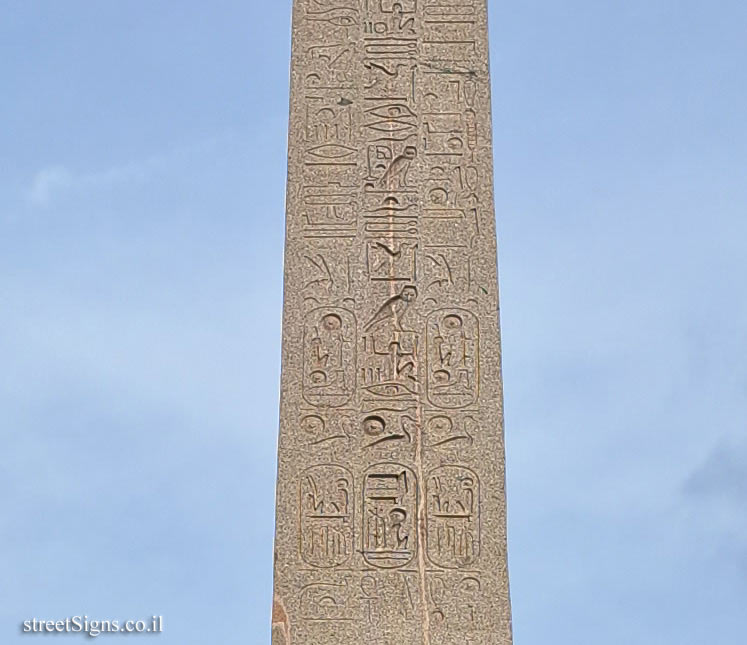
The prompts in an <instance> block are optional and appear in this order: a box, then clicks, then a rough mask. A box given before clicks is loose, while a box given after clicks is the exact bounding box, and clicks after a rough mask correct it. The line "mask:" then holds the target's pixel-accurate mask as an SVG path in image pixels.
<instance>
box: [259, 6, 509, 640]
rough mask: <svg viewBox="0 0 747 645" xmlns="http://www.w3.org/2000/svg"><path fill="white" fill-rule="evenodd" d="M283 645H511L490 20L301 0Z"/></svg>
mask: <svg viewBox="0 0 747 645" xmlns="http://www.w3.org/2000/svg"><path fill="white" fill-rule="evenodd" d="M289 141H290V147H289V156H288V164H289V170H288V196H287V220H286V255H285V302H284V318H283V365H282V394H281V410H280V438H279V469H278V488H277V526H276V537H275V589H274V603H273V619H272V634H273V644H274V645H326V644H328V643H334V644H335V645H360V644H362V643H365V644H367V645H508V644H510V643H511V620H510V603H509V594H508V573H507V566H506V561H507V559H506V507H505V486H504V479H505V477H504V475H505V473H504V471H505V460H504V445H503V406H502V384H501V351H500V335H499V322H498V291H497V279H496V235H495V217H494V208H493V191H492V144H491V122H490V78H489V71H488V34H487V9H486V1H485V0H295V2H294V7H293V52H292V72H291V110H290V136H289Z"/></svg>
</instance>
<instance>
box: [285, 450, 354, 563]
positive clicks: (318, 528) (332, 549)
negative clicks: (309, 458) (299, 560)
mask: <svg viewBox="0 0 747 645" xmlns="http://www.w3.org/2000/svg"><path fill="white" fill-rule="evenodd" d="M299 488H300V492H299V506H300V510H301V523H300V525H301V530H300V539H301V545H300V546H301V556H302V557H303V559H304V562H307V563H308V564H310V565H312V566H314V567H320V568H328V567H335V566H339V565H341V564H343V563H344V562H346V561H347V560H348V559H349V558H350V556H351V555H352V554H353V510H354V508H355V501H354V499H355V498H354V485H353V476H352V475H351V474H350V472H349V471H348V470H346V469H345V468H343V467H341V466H337V465H334V464H326V465H322V466H314V467H312V468H309V469H307V470H306V471H305V472H304V473H303V475H302V476H301V483H300V487H299Z"/></svg>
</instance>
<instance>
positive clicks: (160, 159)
mask: <svg viewBox="0 0 747 645" xmlns="http://www.w3.org/2000/svg"><path fill="white" fill-rule="evenodd" d="M231 134H232V133H225V134H222V135H218V136H212V137H207V138H205V139H201V140H199V141H196V142H193V143H190V144H186V145H183V146H179V147H175V148H173V149H171V150H168V151H167V152H164V153H161V154H155V155H152V156H150V157H146V158H143V159H137V160H134V161H131V162H128V163H125V164H120V165H115V166H111V167H109V168H104V169H101V170H92V171H88V172H75V171H73V170H71V169H70V168H68V167H66V166H64V165H59V164H58V165H52V166H47V167H45V168H42V169H41V170H39V171H38V172H37V173H36V175H34V177H33V179H32V181H31V185H30V187H29V189H28V191H27V200H28V202H29V203H30V204H31V205H32V206H35V207H42V208H43V207H47V206H50V205H51V204H52V203H53V202H54V201H55V200H56V199H58V198H59V197H60V196H61V195H64V194H69V193H79V194H80V193H83V194H85V193H87V192H91V191H98V190H111V189H113V188H115V187H117V186H125V185H133V184H138V183H143V182H145V181H148V180H149V179H150V178H152V177H154V176H155V175H157V174H159V173H161V172H164V171H165V170H166V169H167V168H168V167H169V165H171V164H173V163H175V162H178V161H179V160H181V159H185V158H191V157H194V156H195V155H196V154H201V153H204V151H205V149H206V148H208V147H211V146H214V145H216V144H218V143H220V142H222V141H225V140H227V139H228V138H229V137H230V136H231Z"/></svg>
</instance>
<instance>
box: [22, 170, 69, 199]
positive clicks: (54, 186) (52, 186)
mask: <svg viewBox="0 0 747 645" xmlns="http://www.w3.org/2000/svg"><path fill="white" fill-rule="evenodd" d="M73 182H74V178H73V175H72V173H71V172H70V171H69V170H68V169H67V168H65V167H64V166H50V167H48V168H42V169H41V170H40V171H39V172H38V173H36V176H35V177H34V179H33V181H32V183H31V188H30V189H29V194H28V198H29V201H30V202H31V203H32V204H33V205H34V206H48V205H49V203H50V201H51V199H52V195H53V194H55V193H57V192H58V191H61V190H65V189H66V188H69V187H70V186H71V185H72V184H73Z"/></svg>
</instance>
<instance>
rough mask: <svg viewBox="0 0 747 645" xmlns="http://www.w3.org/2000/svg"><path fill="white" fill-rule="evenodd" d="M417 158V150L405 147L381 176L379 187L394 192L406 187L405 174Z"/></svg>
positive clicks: (413, 147)
mask: <svg viewBox="0 0 747 645" xmlns="http://www.w3.org/2000/svg"><path fill="white" fill-rule="evenodd" d="M417 156H418V149H417V148H416V147H415V146H407V147H406V148H405V150H404V152H403V153H402V154H401V155H399V156H397V157H395V158H394V160H393V161H392V163H391V165H390V166H389V168H387V170H386V172H385V173H384V174H383V176H382V177H381V180H380V182H379V183H380V185H381V186H383V187H386V188H388V189H389V190H395V189H397V188H406V187H407V173H408V171H409V170H410V165H411V164H412V161H413V159H415V157H417Z"/></svg>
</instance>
